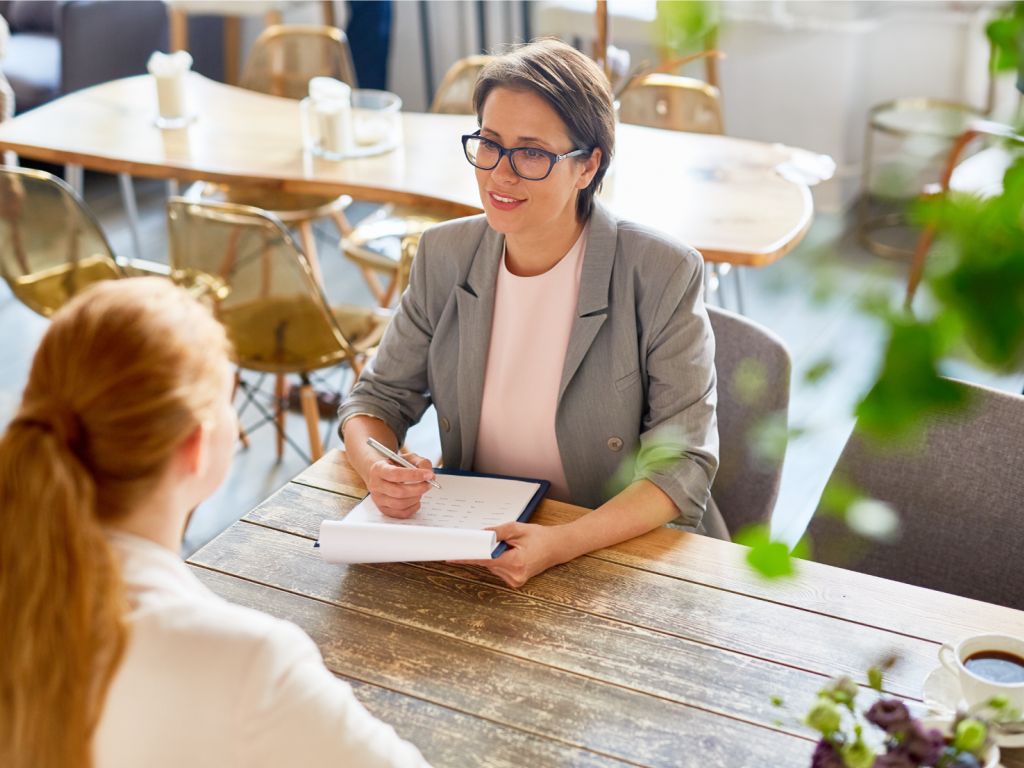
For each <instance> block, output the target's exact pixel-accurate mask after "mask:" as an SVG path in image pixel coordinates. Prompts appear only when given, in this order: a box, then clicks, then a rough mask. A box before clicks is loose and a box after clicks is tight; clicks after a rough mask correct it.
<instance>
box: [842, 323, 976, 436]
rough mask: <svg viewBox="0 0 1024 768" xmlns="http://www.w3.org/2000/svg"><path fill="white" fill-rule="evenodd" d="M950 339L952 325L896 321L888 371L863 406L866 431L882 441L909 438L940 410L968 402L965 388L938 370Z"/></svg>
mask: <svg viewBox="0 0 1024 768" xmlns="http://www.w3.org/2000/svg"><path fill="white" fill-rule="evenodd" d="M949 338H950V337H949V329H948V324H943V323H939V322H932V323H925V322H921V321H917V320H912V319H907V318H899V319H893V320H892V321H891V328H890V336H889V342H888V344H887V347H886V351H885V357H884V360H883V363H882V370H881V371H880V373H879V375H878V379H877V380H876V382H875V384H874V386H873V387H872V388H871V390H870V391H869V392H868V393H867V395H865V397H864V398H863V399H862V400H861V402H860V404H859V405H858V406H857V411H856V413H857V419H858V422H857V426H858V429H859V430H860V431H861V432H862V433H864V434H865V435H867V436H869V437H873V438H876V439H878V440H880V441H891V440H892V439H894V438H895V439H899V438H904V439H905V438H908V437H911V436H913V435H914V434H915V432H916V431H917V430H918V428H919V427H920V425H921V423H922V420H923V419H924V417H925V416H927V415H928V414H929V413H931V412H933V411H934V410H936V409H940V408H952V407H956V406H960V405H963V404H964V395H963V391H962V390H961V389H960V388H959V387H958V386H957V385H956V384H954V383H953V382H951V381H949V380H948V379H944V378H942V377H941V376H940V375H939V371H938V361H939V358H940V355H941V353H942V352H943V351H944V350H945V349H946V348H947V347H948V345H949Z"/></svg>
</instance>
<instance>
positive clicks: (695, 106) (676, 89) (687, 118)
mask: <svg viewBox="0 0 1024 768" xmlns="http://www.w3.org/2000/svg"><path fill="white" fill-rule="evenodd" d="M619 120H621V121H622V122H624V123H632V124H633V125H645V126H647V127H648V128H663V129H665V130H669V131H687V132H689V133H713V134H723V133H725V128H724V121H723V120H722V100H721V94H720V93H719V90H718V88H716V87H715V86H713V85H708V84H707V83H705V82H703V81H702V80H697V79H696V78H692V77H683V76H681V75H669V74H663V73H653V74H649V75H644V76H643V77H640V78H637V79H636V80H635V81H634V82H633V83H631V84H630V86H629V87H628V88H627V89H626V90H625V91H624V92H623V93H622V94H621V95H620V96H619Z"/></svg>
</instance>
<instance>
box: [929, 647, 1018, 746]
mask: <svg viewBox="0 0 1024 768" xmlns="http://www.w3.org/2000/svg"><path fill="white" fill-rule="evenodd" d="M921 694H922V698H923V699H924V703H925V706H926V707H928V709H929V710H931V711H932V712H934V713H935V714H936V715H938V716H939V717H952V716H953V715H955V714H956V711H957V709H967V702H965V701H964V700H963V698H961V695H960V682H959V681H958V680H957V679H956V675H954V674H953V673H952V672H950V671H949V670H948V669H946V668H945V667H943V666H939V667H936V668H935V669H933V670H932V671H931V672H929V673H928V677H926V678H925V679H924V685H923V686H922V688H921ZM996 744H998V745H999V746H1000V747H1003V748H1004V749H1019V748H1020V747H1024V733H1012V734H1004V735H1002V736H996Z"/></svg>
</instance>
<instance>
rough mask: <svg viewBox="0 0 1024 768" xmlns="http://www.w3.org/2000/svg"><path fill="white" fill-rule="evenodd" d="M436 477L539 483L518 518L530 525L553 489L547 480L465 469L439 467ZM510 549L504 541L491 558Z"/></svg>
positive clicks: (435, 471) (518, 520)
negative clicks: (543, 500)
mask: <svg viewBox="0 0 1024 768" xmlns="http://www.w3.org/2000/svg"><path fill="white" fill-rule="evenodd" d="M434 474H435V475H469V476H472V477H490V478H493V479H495V480H518V481H519V482H521V483H537V484H538V486H539V487H538V488H537V492H536V493H535V494H533V498H531V499H530V501H529V502H528V503H527V505H526V508H525V509H524V510H523V512H522V514H521V515H519V517H517V518H516V520H515V522H517V523H528V522H530V518H531V517H533V513H534V511H536V509H537V505H538V504H540V502H541V500H542V499H543V498H544V497H545V496H546V495H547V492H548V491H549V490H550V489H551V483H550V482H549V481H547V480H538V479H537V478H532V477H515V476H514V475H495V474H489V473H487V472H470V471H469V470H465V469H447V468H445V467H438V468H437V469H435V470H434ZM507 549H508V544H507V543H506V542H504V541H499V542H498V546H497V547H495V549H494V551H493V552H492V553H491V558H492V559H493V558H496V557H500V556H501V555H502V554H504V552H505V550H507Z"/></svg>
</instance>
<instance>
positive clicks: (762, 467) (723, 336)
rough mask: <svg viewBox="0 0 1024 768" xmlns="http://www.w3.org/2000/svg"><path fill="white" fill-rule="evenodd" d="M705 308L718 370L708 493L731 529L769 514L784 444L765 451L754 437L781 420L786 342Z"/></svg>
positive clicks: (786, 369)
mask: <svg viewBox="0 0 1024 768" xmlns="http://www.w3.org/2000/svg"><path fill="white" fill-rule="evenodd" d="M707 309H708V316H709V317H710V318H711V328H712V330H713V331H714V333H715V369H716V372H717V374H718V438H719V466H718V474H717V475H716V476H715V482H714V484H713V485H712V486H711V496H712V497H713V498H714V500H715V504H717V506H718V509H719V511H720V512H721V513H722V517H723V518H724V519H725V523H726V525H727V526H728V527H729V531H730V533H735V531H736V530H737V529H739V528H742V527H743V526H745V525H749V524H751V523H758V522H767V521H768V520H769V519H770V518H771V514H772V509H773V508H774V506H775V499H776V497H777V496H778V493H779V481H780V480H781V478H782V462H783V459H784V455H783V454H784V446H783V447H782V448H783V449H782V450H777V451H776V452H772V451H766V450H765V449H764V448H763V447H762V441H760V440H759V439H758V436H759V434H761V431H762V430H766V429H771V428H772V427H773V426H775V427H778V426H779V425H781V426H782V427H783V428H784V427H785V425H786V420H787V416H788V413H789V385H790V371H791V367H792V366H791V363H790V358H789V352H788V351H787V350H786V345H785V344H784V343H783V342H782V340H781V339H780V338H779V337H778V336H776V335H775V334H774V333H772V332H771V331H769V330H768V329H767V328H764V327H762V326H760V325H758V324H757V323H754V322H752V321H750V320H748V319H747V318H745V317H743V316H741V315H736V314H733V313H732V312H727V311H726V310H723V309H719V308H718V307H708V308H707ZM780 431H781V432H782V434H785V432H784V429H783V430H780ZM778 447H779V446H776V448H778Z"/></svg>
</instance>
